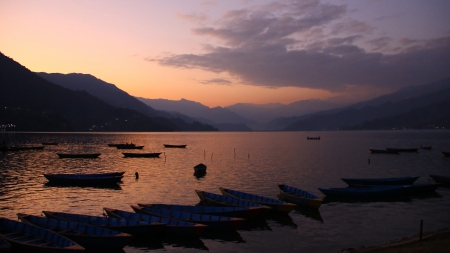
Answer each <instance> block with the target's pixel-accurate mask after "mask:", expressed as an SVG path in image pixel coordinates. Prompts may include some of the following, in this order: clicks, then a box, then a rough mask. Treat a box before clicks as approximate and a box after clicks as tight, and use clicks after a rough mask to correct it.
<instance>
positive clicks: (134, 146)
mask: <svg viewBox="0 0 450 253" xmlns="http://www.w3.org/2000/svg"><path fill="white" fill-rule="evenodd" d="M116 148H117V149H142V148H144V146H136V145H134V144H132V145H130V144H125V145H123V144H118V145H116Z"/></svg>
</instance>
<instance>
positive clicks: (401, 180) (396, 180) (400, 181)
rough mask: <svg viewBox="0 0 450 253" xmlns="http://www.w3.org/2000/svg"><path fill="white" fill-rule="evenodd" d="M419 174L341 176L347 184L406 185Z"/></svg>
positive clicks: (413, 180) (412, 181)
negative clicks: (404, 175)
mask: <svg viewBox="0 0 450 253" xmlns="http://www.w3.org/2000/svg"><path fill="white" fill-rule="evenodd" d="M418 178H419V176H408V177H387V178H341V179H342V181H344V182H345V183H347V184H348V185H349V186H361V185H407V184H412V183H414V182H415V181H416V180H417V179H418Z"/></svg>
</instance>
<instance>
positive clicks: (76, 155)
mask: <svg viewBox="0 0 450 253" xmlns="http://www.w3.org/2000/svg"><path fill="white" fill-rule="evenodd" d="M57 155H58V156H59V158H98V157H99V156H100V155H101V153H57Z"/></svg>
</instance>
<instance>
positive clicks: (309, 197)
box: [278, 183, 323, 208]
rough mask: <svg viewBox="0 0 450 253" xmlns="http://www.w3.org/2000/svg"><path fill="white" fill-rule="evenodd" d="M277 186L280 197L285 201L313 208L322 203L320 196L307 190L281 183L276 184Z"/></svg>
mask: <svg viewBox="0 0 450 253" xmlns="http://www.w3.org/2000/svg"><path fill="white" fill-rule="evenodd" d="M278 188H279V189H280V198H281V199H283V200H284V201H286V202H290V203H294V204H297V205H299V206H304V207H313V208H319V207H320V205H322V202H323V199H322V198H319V197H317V196H315V195H314V194H311V193H309V192H307V191H304V190H301V189H299V188H295V187H292V186H289V185H286V184H281V183H280V184H278Z"/></svg>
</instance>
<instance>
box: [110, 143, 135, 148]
mask: <svg viewBox="0 0 450 253" xmlns="http://www.w3.org/2000/svg"><path fill="white" fill-rule="evenodd" d="M117 146H132V147H134V146H136V145H135V144H134V143H108V147H117Z"/></svg>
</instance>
